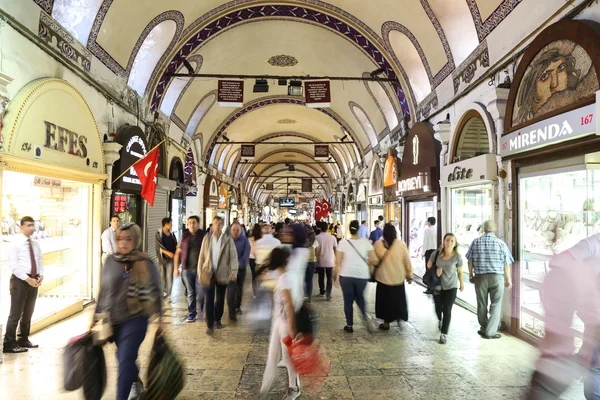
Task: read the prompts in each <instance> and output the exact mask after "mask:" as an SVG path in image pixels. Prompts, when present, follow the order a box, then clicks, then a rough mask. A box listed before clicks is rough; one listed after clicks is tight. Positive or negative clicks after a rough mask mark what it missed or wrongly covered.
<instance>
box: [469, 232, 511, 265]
mask: <svg viewBox="0 0 600 400" xmlns="http://www.w3.org/2000/svg"><path fill="white" fill-rule="evenodd" d="M465 257H466V258H467V260H469V261H470V262H472V263H473V270H474V272H475V275H481V274H504V266H505V265H511V264H512V263H513V262H514V261H515V260H514V259H513V257H512V255H511V254H510V250H509V249H508V246H507V245H506V243H504V242H503V241H502V240H500V239H498V238H497V237H496V235H494V234H492V233H486V234H485V235H483V236H481V237H478V238H477V239H475V240H473V243H471V246H469V250H468V251H467V254H466V255H465Z"/></svg>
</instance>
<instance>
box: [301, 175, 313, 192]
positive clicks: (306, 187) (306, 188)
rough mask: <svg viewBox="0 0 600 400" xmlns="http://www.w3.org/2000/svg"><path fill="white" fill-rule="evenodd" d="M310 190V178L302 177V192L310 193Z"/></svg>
mask: <svg viewBox="0 0 600 400" xmlns="http://www.w3.org/2000/svg"><path fill="white" fill-rule="evenodd" d="M312 191H313V190H312V178H302V192H304V193H311V192H312Z"/></svg>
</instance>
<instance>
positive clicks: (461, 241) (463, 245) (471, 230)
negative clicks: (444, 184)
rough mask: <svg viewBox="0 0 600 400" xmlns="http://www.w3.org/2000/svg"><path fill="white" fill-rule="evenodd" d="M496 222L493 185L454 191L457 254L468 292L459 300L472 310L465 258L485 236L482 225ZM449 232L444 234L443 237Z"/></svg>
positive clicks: (453, 229) (474, 300)
mask: <svg viewBox="0 0 600 400" xmlns="http://www.w3.org/2000/svg"><path fill="white" fill-rule="evenodd" d="M493 218H494V192H493V186H492V184H491V183H488V184H483V185H476V186H469V187H464V188H456V189H452V210H451V220H452V225H451V227H450V232H448V233H454V235H455V236H456V240H457V242H458V252H459V253H460V255H461V256H462V258H463V278H464V282H465V290H464V291H463V292H458V297H459V298H461V299H462V300H464V301H466V302H467V303H468V304H470V305H472V306H475V307H476V306H477V298H476V295H475V288H474V285H473V284H472V283H471V282H469V266H468V262H467V259H466V258H465V254H467V250H468V249H469V246H470V245H471V243H472V242H473V240H475V239H476V238H478V237H479V236H480V235H481V234H482V233H483V229H482V226H483V223H484V222H485V221H487V220H490V219H493ZM445 233H446V232H442V237H443V236H444V234H445Z"/></svg>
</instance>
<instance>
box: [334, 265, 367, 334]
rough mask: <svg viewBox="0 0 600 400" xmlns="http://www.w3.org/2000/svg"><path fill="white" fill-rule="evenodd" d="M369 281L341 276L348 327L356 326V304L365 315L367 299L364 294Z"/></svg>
mask: <svg viewBox="0 0 600 400" xmlns="http://www.w3.org/2000/svg"><path fill="white" fill-rule="evenodd" d="M367 282H369V280H368V279H360V278H349V277H346V276H340V285H341V286H342V295H343V296H344V314H346V325H347V326H352V325H353V324H354V302H355V301H356V304H357V305H358V308H359V310H360V312H361V313H362V315H365V313H366V311H365V297H364V292H365V288H366V287H367Z"/></svg>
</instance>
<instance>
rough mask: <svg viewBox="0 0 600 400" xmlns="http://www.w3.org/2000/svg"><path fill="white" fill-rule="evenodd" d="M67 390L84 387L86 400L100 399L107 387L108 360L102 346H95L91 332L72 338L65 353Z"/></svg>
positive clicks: (65, 384) (64, 381) (65, 386)
mask: <svg viewBox="0 0 600 400" xmlns="http://www.w3.org/2000/svg"><path fill="white" fill-rule="evenodd" d="M63 363H64V365H63V386H64V388H65V390H69V391H72V390H77V389H79V388H81V387H83V395H84V398H85V399H86V400H100V399H101V398H102V395H103V394H104V390H105V389H106V360H105V359H104V351H103V350H102V347H101V346H94V343H93V339H92V334H91V332H88V333H85V334H83V335H81V336H76V337H74V338H72V339H71V340H70V341H69V343H68V344H67V347H66V348H65V352H64V353H63Z"/></svg>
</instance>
